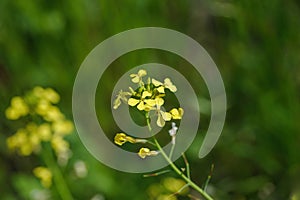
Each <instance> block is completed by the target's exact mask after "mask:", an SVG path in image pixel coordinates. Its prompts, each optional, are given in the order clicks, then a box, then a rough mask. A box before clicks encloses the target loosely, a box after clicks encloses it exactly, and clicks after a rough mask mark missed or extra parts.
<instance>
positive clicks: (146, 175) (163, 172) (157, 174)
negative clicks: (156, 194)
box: [143, 169, 170, 177]
mask: <svg viewBox="0 0 300 200" xmlns="http://www.w3.org/2000/svg"><path fill="white" fill-rule="evenodd" d="M169 171H170V170H168V169H167V170H164V171H160V172H156V173H153V174H145V175H143V177H152V176H159V175H161V174H165V173H168V172H169Z"/></svg>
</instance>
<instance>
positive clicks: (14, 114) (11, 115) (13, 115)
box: [5, 107, 20, 120]
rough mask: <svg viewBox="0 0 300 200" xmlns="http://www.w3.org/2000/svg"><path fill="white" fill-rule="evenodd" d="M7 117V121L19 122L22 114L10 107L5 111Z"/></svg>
mask: <svg viewBox="0 0 300 200" xmlns="http://www.w3.org/2000/svg"><path fill="white" fill-rule="evenodd" d="M5 116H6V118H7V119H10V120H17V119H19V118H20V113H19V112H18V110H16V109H14V108H12V107H8V108H7V109H6V110H5Z"/></svg>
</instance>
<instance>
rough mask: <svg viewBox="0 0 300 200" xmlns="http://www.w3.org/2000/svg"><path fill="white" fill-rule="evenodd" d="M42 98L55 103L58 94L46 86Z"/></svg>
mask: <svg viewBox="0 0 300 200" xmlns="http://www.w3.org/2000/svg"><path fill="white" fill-rule="evenodd" d="M43 96H44V98H45V99H46V100H48V101H50V102H51V103H53V104H56V103H58V102H59V100H60V96H59V95H58V94H57V92H55V91H54V90H53V89H52V88H46V89H45V90H44V94H43Z"/></svg>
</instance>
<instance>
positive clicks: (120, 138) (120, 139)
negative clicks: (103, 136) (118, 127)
mask: <svg viewBox="0 0 300 200" xmlns="http://www.w3.org/2000/svg"><path fill="white" fill-rule="evenodd" d="M114 142H115V143H116V144H117V145H120V146H121V145H123V144H124V143H125V142H130V143H146V142H147V140H145V139H139V138H133V137H130V136H128V135H126V134H125V133H117V134H116V135H115V138H114Z"/></svg>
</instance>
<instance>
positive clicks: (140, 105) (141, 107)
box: [137, 101, 145, 110]
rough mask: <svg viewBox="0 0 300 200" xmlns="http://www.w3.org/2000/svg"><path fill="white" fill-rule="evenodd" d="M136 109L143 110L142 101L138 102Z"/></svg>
mask: <svg viewBox="0 0 300 200" xmlns="http://www.w3.org/2000/svg"><path fill="white" fill-rule="evenodd" d="M137 109H139V110H144V109H145V104H144V102H143V101H140V103H139V105H138V106H137Z"/></svg>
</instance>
